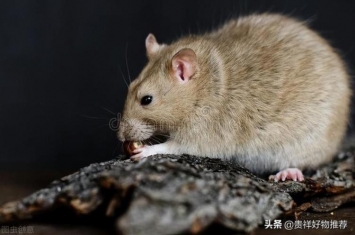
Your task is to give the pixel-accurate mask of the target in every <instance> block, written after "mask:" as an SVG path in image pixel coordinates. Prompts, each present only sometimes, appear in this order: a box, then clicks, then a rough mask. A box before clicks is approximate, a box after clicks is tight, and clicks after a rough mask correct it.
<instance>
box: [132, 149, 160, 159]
mask: <svg viewBox="0 0 355 235" xmlns="http://www.w3.org/2000/svg"><path fill="white" fill-rule="evenodd" d="M133 153H134V155H133V156H132V157H131V159H133V160H141V159H143V158H146V157H149V156H151V155H155V154H157V152H156V151H155V150H154V145H153V146H148V145H144V146H143V147H140V148H137V149H135V150H134V151H133Z"/></svg>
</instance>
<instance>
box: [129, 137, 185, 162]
mask: <svg viewBox="0 0 355 235" xmlns="http://www.w3.org/2000/svg"><path fill="white" fill-rule="evenodd" d="M177 149H178V148H176V144H175V143H174V142H173V141H171V140H169V141H167V142H165V143H161V144H155V145H144V146H143V147H140V148H137V149H135V150H134V151H133V153H134V154H135V155H133V156H132V157H131V159H133V160H140V159H143V158H146V157H148V156H151V155H155V154H179V152H178V151H177Z"/></svg>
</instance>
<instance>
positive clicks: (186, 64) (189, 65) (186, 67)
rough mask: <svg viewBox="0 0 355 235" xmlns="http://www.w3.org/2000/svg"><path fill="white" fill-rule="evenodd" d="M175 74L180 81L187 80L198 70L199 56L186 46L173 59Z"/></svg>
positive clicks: (173, 71) (172, 64)
mask: <svg viewBox="0 0 355 235" xmlns="http://www.w3.org/2000/svg"><path fill="white" fill-rule="evenodd" d="M171 66H172V73H173V76H174V77H175V78H177V79H179V81H180V82H183V83H185V82H187V81H189V80H190V79H191V77H192V76H193V75H194V74H195V73H196V71H197V67H198V64H197V56H196V54H195V52H194V51H193V50H192V49H190V48H184V49H182V50H180V51H179V52H178V53H176V54H175V55H174V56H173V59H172V61H171Z"/></svg>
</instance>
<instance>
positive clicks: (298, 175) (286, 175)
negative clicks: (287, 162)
mask: <svg viewBox="0 0 355 235" xmlns="http://www.w3.org/2000/svg"><path fill="white" fill-rule="evenodd" d="M286 179H292V180H293V181H303V180H304V177H303V174H302V171H300V170H299V169H297V168H287V169H285V170H282V171H280V172H279V173H277V174H276V175H270V176H269V180H274V181H275V182H278V181H280V180H282V181H285V180H286Z"/></svg>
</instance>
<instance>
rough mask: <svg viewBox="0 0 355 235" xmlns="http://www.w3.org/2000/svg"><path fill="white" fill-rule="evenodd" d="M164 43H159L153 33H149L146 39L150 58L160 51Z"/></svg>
mask: <svg viewBox="0 0 355 235" xmlns="http://www.w3.org/2000/svg"><path fill="white" fill-rule="evenodd" d="M161 47H162V45H159V44H158V42H157V39H156V38H155V37H154V35H153V34H151V33H150V34H149V35H148V36H147V38H146V39H145V48H146V49H147V56H148V58H149V57H150V56H152V55H154V54H155V53H157V52H158V51H159V49H160V48H161Z"/></svg>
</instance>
